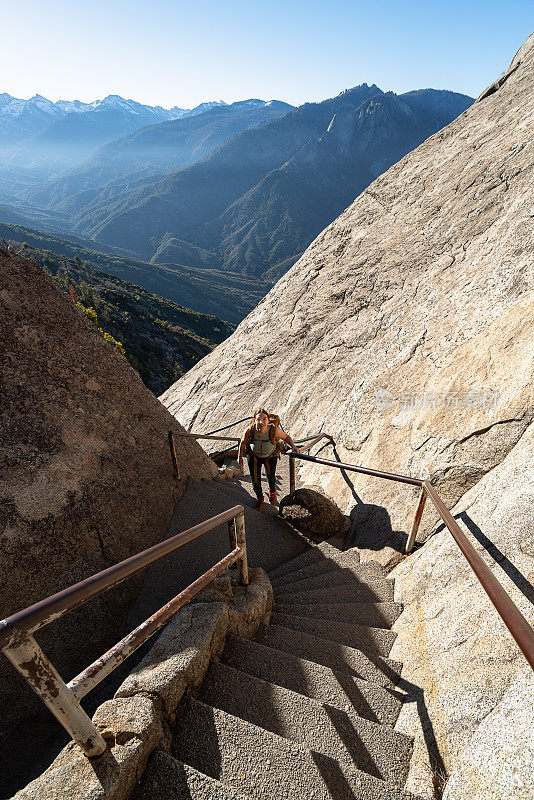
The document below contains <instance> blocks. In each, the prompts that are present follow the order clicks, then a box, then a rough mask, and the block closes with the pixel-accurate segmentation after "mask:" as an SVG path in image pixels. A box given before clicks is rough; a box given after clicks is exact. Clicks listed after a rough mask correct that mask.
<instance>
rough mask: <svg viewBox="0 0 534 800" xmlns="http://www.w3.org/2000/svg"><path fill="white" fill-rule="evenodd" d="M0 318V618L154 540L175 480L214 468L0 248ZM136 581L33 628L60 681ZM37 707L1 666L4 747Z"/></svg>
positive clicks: (76, 318)
mask: <svg viewBox="0 0 534 800" xmlns="http://www.w3.org/2000/svg"><path fill="white" fill-rule="evenodd" d="M0 316H1V318H2V326H1V328H0V362H1V363H0V396H1V397H2V408H1V411H0V433H1V435H0V473H1V474H2V481H1V486H0V619H1V618H4V617H7V616H8V615H10V614H13V613H14V612H16V611H19V610H21V609H23V608H25V607H26V606H29V605H31V604H32V603H35V602H37V601H38V600H42V599H44V598H46V597H48V596H49V595H51V594H54V593H55V592H58V591H60V590H61V589H64V588H66V587H68V586H70V585H71V584H73V583H76V582H77V581H80V580H83V579H84V578H87V577H89V576H90V575H93V574H94V573H96V572H99V571H100V570H102V569H105V568H106V567H109V566H110V565H112V564H115V563H117V562H118V561H122V560H123V559H125V558H127V557H128V556H131V555H133V554H134V553H137V552H139V551H141V550H144V549H146V548H148V547H150V546H151V545H153V544H155V543H156V542H158V541H160V540H161V539H162V538H163V535H164V533H165V529H166V526H167V524H168V523H169V521H170V518H171V515H172V511H173V506H174V502H175V501H176V500H177V499H178V498H179V497H180V496H181V494H182V492H183V490H184V487H185V484H186V481H187V478H188V476H194V477H195V478H197V479H202V478H205V477H211V476H212V475H213V474H214V473H215V472H216V468H215V467H214V465H213V464H212V463H211V462H210V460H209V459H208V458H207V457H206V455H205V453H204V452H203V450H202V449H201V448H200V447H199V446H198V445H197V444H196V442H195V441H194V440H192V439H189V438H181V437H180V436H179V435H178V434H179V433H180V432H183V428H182V427H181V426H180V425H179V424H178V423H177V422H176V420H175V419H174V418H173V417H172V416H171V415H170V414H169V413H168V411H167V410H166V409H165V408H164V407H163V406H162V404H161V403H160V402H159V401H158V400H157V399H156V398H155V397H154V395H153V394H152V393H151V392H150V391H149V390H148V389H147V388H146V387H145V386H144V385H143V383H142V381H141V379H140V377H139V376H138V375H137V373H136V372H135V371H134V370H133V369H132V367H131V366H130V365H129V364H128V362H127V361H126V359H125V358H124V357H123V356H122V355H121V354H120V353H119V352H118V351H117V350H115V349H113V347H111V346H110V345H109V344H108V343H107V342H106V341H105V340H104V338H103V336H102V335H101V333H99V331H98V330H97V329H96V328H95V326H94V325H93V324H92V323H91V322H89V321H88V319H87V318H86V317H85V316H84V315H83V314H82V313H81V311H79V310H78V309H77V308H76V307H75V305H74V304H73V303H72V302H71V301H70V299H69V298H68V297H67V296H66V295H64V294H63V293H62V292H60V291H59V290H58V289H57V287H56V286H55V285H54V284H53V283H52V281H51V280H50V278H49V277H48V276H47V275H46V274H45V273H44V271H43V270H42V269H41V267H39V266H38V265H37V264H36V263H34V262H32V261H30V260H28V259H25V258H23V257H20V256H16V255H14V254H12V253H10V252H9V251H8V250H6V249H5V248H0ZM169 430H173V431H174V432H175V434H177V435H176V436H175V444H176V454H177V459H178V469H179V475H178V478H177V480H175V478H174V475H173V467H172V462H171V458H170V452H169V444H168V438H167V437H168V431H169ZM206 516H209V511H207V512H206ZM136 585H137V583H136V580H135V579H134V580H130V581H127V582H125V583H124V584H121V586H120V587H119V588H118V589H115V590H111V591H108V592H106V593H105V594H104V595H102V596H101V597H100V598H98V599H95V600H93V601H92V602H91V603H89V604H86V605H84V606H81V607H80V608H79V609H77V610H76V611H74V612H71V613H69V614H67V615H65V616H64V617H63V618H61V619H60V620H58V621H56V622H54V623H53V625H51V626H49V627H48V628H46V629H44V630H43V631H42V632H41V633H39V634H38V637H37V638H38V640H39V642H40V644H41V645H42V646H43V649H44V651H45V652H46V653H47V654H48V655H49V656H50V658H51V660H52V662H53V663H54V664H55V666H56V667H57V669H58V670H59V672H60V674H62V675H63V676H64V677H65V678H66V679H67V680H68V679H70V677H73V676H74V675H76V673H77V672H78V670H80V669H81V668H84V667H85V666H87V665H88V664H89V663H91V661H92V660H93V659H94V658H95V657H97V656H99V655H101V654H102V653H103V652H104V651H105V649H107V647H109V646H110V644H111V643H112V642H113V640H114V636H115V634H116V632H117V629H118V627H119V625H120V622H121V618H122V616H123V614H124V612H125V609H126V608H127V606H128V604H129V603H130V602H131V600H132V598H133V597H134V596H135V590H136ZM2 658H3V656H2ZM41 709H43V710H44V713H45V714H46V717H47V718H48V716H49V714H48V711H46V710H45V709H44V706H43V705H42V703H41V701H40V700H38V698H37V697H36V696H35V695H34V694H33V692H32V691H31V690H30V689H29V688H28V686H27V685H26V683H25V682H24V681H23V680H22V678H21V677H20V676H19V675H18V673H17V672H15V670H14V669H13V667H12V666H11V665H10V664H8V663H7V661H5V660H4V663H3V666H2V681H1V683H0V718H1V720H2V722H1V724H0V729H1V733H2V734H6V739H9V742H10V745H13V747H14V748H15V749H16V742H17V741H18V739H17V737H19V738H21V740H23V739H24V725H23V722H24V719H25V718H26V717H28V716H31V715H32V714H33V713H34V712H37V711H40V710H41ZM8 732H9V736H8V735H7V734H8Z"/></svg>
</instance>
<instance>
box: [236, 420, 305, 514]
mask: <svg viewBox="0 0 534 800" xmlns="http://www.w3.org/2000/svg"><path fill="white" fill-rule="evenodd" d="M280 442H286V443H287V444H288V445H289V446H290V447H291V449H292V450H294V451H295V452H296V453H298V452H300V451H299V449H298V447H297V446H296V445H295V443H294V441H293V439H292V438H291V436H290V435H289V434H288V433H284V431H283V430H282V428H280V427H278V425H275V424H273V423H270V422H269V414H268V412H267V411H266V410H265V409H264V408H260V409H258V411H255V412H254V417H253V421H252V425H251V426H250V427H248V428H247V429H246V431H245V432H244V433H243V436H242V437H241V441H240V443H239V456H238V458H239V466H240V467H241V469H243V453H246V454H247V461H248V468H249V470H250V475H251V478H252V485H253V486H254V492H255V493H256V497H257V498H258V499H257V500H256V509H257V510H258V511H259V510H260V508H261V507H262V505H263V492H262V489H261V468H262V466H264V467H265V472H266V474H267V480H268V481H269V502H270V503H271V504H272V505H276V504H277V499H276V482H275V478H276V463H277V461H278V455H279V453H280Z"/></svg>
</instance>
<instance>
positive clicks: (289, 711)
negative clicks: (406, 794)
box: [198, 663, 413, 786]
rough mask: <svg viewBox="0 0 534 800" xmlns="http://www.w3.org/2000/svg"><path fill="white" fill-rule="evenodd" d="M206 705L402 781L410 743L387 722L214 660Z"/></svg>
mask: <svg viewBox="0 0 534 800" xmlns="http://www.w3.org/2000/svg"><path fill="white" fill-rule="evenodd" d="M198 699H199V700H202V702H203V703H206V704H207V705H211V706H215V707H216V708H219V709H220V710H221V711H226V712H227V713H228V714H233V716H235V717H240V719H244V720H246V721H247V722H252V723H253V724H254V725H257V726H258V727H259V728H263V729H265V730H267V731H271V733H276V734H277V735H278V736H283V737H284V738H285V739H291V740H292V741H295V742H298V744H301V745H304V747H308V748H309V749H313V750H315V751H316V752H318V753H322V754H323V755H325V756H330V757H331V758H335V759H336V760H337V761H338V762H339V764H340V765H341V767H342V769H345V768H346V767H351V766H356V767H357V768H358V769H361V770H362V771H363V772H367V773H368V774H369V775H374V777H375V778H380V779H381V780H385V781H389V782H390V783H395V784H397V785H398V786H403V785H404V783H405V782H406V777H407V773H408V765H409V762H410V756H411V752H412V747H413V742H412V740H411V739H410V738H409V737H408V736H405V735H404V734H399V733H395V731H393V730H392V729H391V728H389V727H388V726H382V725H379V724H377V723H376V722H370V721H369V720H367V719H363V718H362V717H359V716H358V715H357V714H356V713H354V712H353V713H352V714H349V713H347V712H346V711H344V710H343V709H339V708H335V707H334V706H330V705H323V704H322V703H320V702H319V701H318V700H313V699H311V698H309V697H306V696H305V695H302V694H298V693H297V692H294V691H292V690H290V689H285V688H284V687H282V686H277V685H276V684H274V683H272V682H271V681H264V680H261V679H260V678H256V677H254V676H253V675H250V674H248V673H246V672H243V671H241V670H239V669H235V668H234V667H230V666H228V665H227V664H218V663H213V664H212V665H211V666H210V668H209V670H208V672H207V674H206V677H205V679H204V681H203V683H202V687H201V690H200V693H199V696H198Z"/></svg>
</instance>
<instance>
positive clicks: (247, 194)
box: [43, 84, 473, 281]
mask: <svg viewBox="0 0 534 800" xmlns="http://www.w3.org/2000/svg"><path fill="white" fill-rule="evenodd" d="M472 102H473V100H472V98H470V97H466V96H465V95H461V94H456V93H454V92H447V91H437V90H433V89H427V90H421V91H417V92H408V93H406V94H403V95H400V96H397V95H395V94H393V93H391V92H388V93H387V94H385V93H384V92H382V91H381V90H380V89H379V88H378V87H377V86H375V85H372V86H368V85H367V84H362V85H361V86H358V87H355V88H354V89H351V90H348V91H346V92H343V93H342V94H340V95H338V96H337V97H335V98H332V99H329V100H325V101H323V102H322V103H306V104H305V105H303V106H300V107H299V108H297V109H293V110H291V111H289V112H288V113H286V114H284V115H283V116H279V117H278V118H276V119H273V120H271V121H270V122H267V123H265V124H263V125H260V126H257V127H250V128H248V129H247V130H245V131H243V132H242V133H241V134H239V135H237V136H235V137H234V138H232V139H230V140H229V141H227V142H226V143H224V144H222V145H221V146H219V147H218V148H216V149H215V150H213V151H212V152H211V153H210V154H209V155H207V156H206V157H205V158H204V159H202V160H199V161H197V162H196V163H194V164H192V165H191V166H188V167H185V168H184V169H181V170H180V171H178V172H176V173H174V174H171V175H168V176H166V177H165V178H163V179H161V180H159V181H156V182H152V183H149V184H148V185H145V186H142V187H140V188H129V189H125V190H123V191H122V192H119V193H116V194H113V195H111V196H110V194H109V193H107V196H105V194H106V193H102V192H101V193H100V194H99V195H98V196H95V197H94V198H91V202H90V203H87V204H86V205H85V206H84V207H82V206H81V205H80V204H78V205H74V206H73V205H70V206H69V203H70V202H71V199H72V198H71V199H64V200H63V201H61V202H60V204H59V205H58V206H56V208H60V209H62V210H63V211H68V212H69V213H71V214H72V222H73V229H74V230H75V231H76V232H78V233H82V234H84V235H86V236H89V237H90V238H94V239H96V240H97V241H102V242H107V243H110V244H114V245H118V246H120V247H125V248H126V247H127V248H128V249H130V250H133V251H134V252H136V253H139V255H140V256H141V257H142V258H144V259H151V260H152V261H155V262H158V263H163V262H166V263H172V264H187V265H189V266H196V267H208V268H209V267H212V268H218V269H221V268H222V269H225V270H232V271H237V272H243V273H245V274H251V275H252V274H256V275H262V276H263V277H264V278H265V279H267V280H271V281H274V280H275V279H276V278H277V277H279V276H280V275H281V274H282V273H283V272H284V271H285V270H286V269H288V268H289V267H290V266H291V265H292V264H293V263H294V262H295V261H296V259H297V258H298V257H299V255H300V254H301V253H302V252H303V250H304V249H305V248H306V247H307V245H308V244H309V243H310V242H311V241H312V240H313V239H314V238H315V236H316V235H317V234H318V233H319V232H320V231H321V230H322V229H323V228H324V227H326V226H327V225H328V224H329V223H330V222H332V220H333V219H335V218H336V217H337V216H338V215H339V214H340V213H341V211H342V210H343V209H344V208H345V207H346V206H347V205H348V204H349V203H350V202H352V200H354V198H355V197H356V196H357V195H358V194H360V192H362V191H363V190H364V189H365V188H366V187H367V186H368V185H369V184H370V183H371V182H372V181H373V180H374V179H375V178H376V177H377V176H378V175H380V174H381V173H382V172H384V171H385V170H386V169H388V167H389V166H391V165H392V164H394V163H395V162H396V161H398V160H399V159H400V158H402V157H403V156H404V155H406V153H408V152H409V151H410V150H413V149H414V148H415V147H417V146H418V145H419V144H420V143H421V142H422V141H423V140H424V139H426V138H427V137H428V136H430V135H432V134H433V133H435V132H436V131H437V130H439V129H440V128H442V127H443V126H445V125H447V124H448V123H449V122H451V121H452V120H453V119H454V118H455V117H457V116H458V115H459V114H460V113H462V112H463V111H465V109H466V108H468V107H469V106H470V105H471V103H472ZM158 127H159V128H160V130H161V126H158ZM43 199H44V198H43ZM76 202H77V201H76V199H75V200H74V203H75V204H76ZM78 202H79V199H78Z"/></svg>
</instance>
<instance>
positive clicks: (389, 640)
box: [271, 608, 397, 657]
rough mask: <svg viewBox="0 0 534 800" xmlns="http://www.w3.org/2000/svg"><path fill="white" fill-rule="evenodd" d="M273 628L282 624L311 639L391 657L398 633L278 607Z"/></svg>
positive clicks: (274, 615) (273, 617) (272, 620)
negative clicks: (305, 634)
mask: <svg viewBox="0 0 534 800" xmlns="http://www.w3.org/2000/svg"><path fill="white" fill-rule="evenodd" d="M271 622H272V624H273V625H281V626H282V627H284V628H291V629H292V630H295V631H301V632H302V633H308V634H310V636H314V635H317V636H320V637H321V638H322V639H329V640H330V641H331V642H337V643H338V644H344V645H346V646H347V647H354V648H356V649H358V650H364V651H365V652H366V653H373V654H376V655H379V656H383V657H387V656H388V655H389V653H390V652H391V648H392V647H393V642H394V641H395V639H396V638H397V634H396V633H394V632H393V631H390V630H388V629H387V628H373V627H371V626H369V625H351V624H350V623H347V622H338V621H336V620H333V619H327V620H325V619H317V618H315V617H313V616H306V615H305V614H304V615H302V616H298V615H296V614H284V613H282V612H279V611H278V608H276V610H275V613H274V614H273V615H272V616H271Z"/></svg>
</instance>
